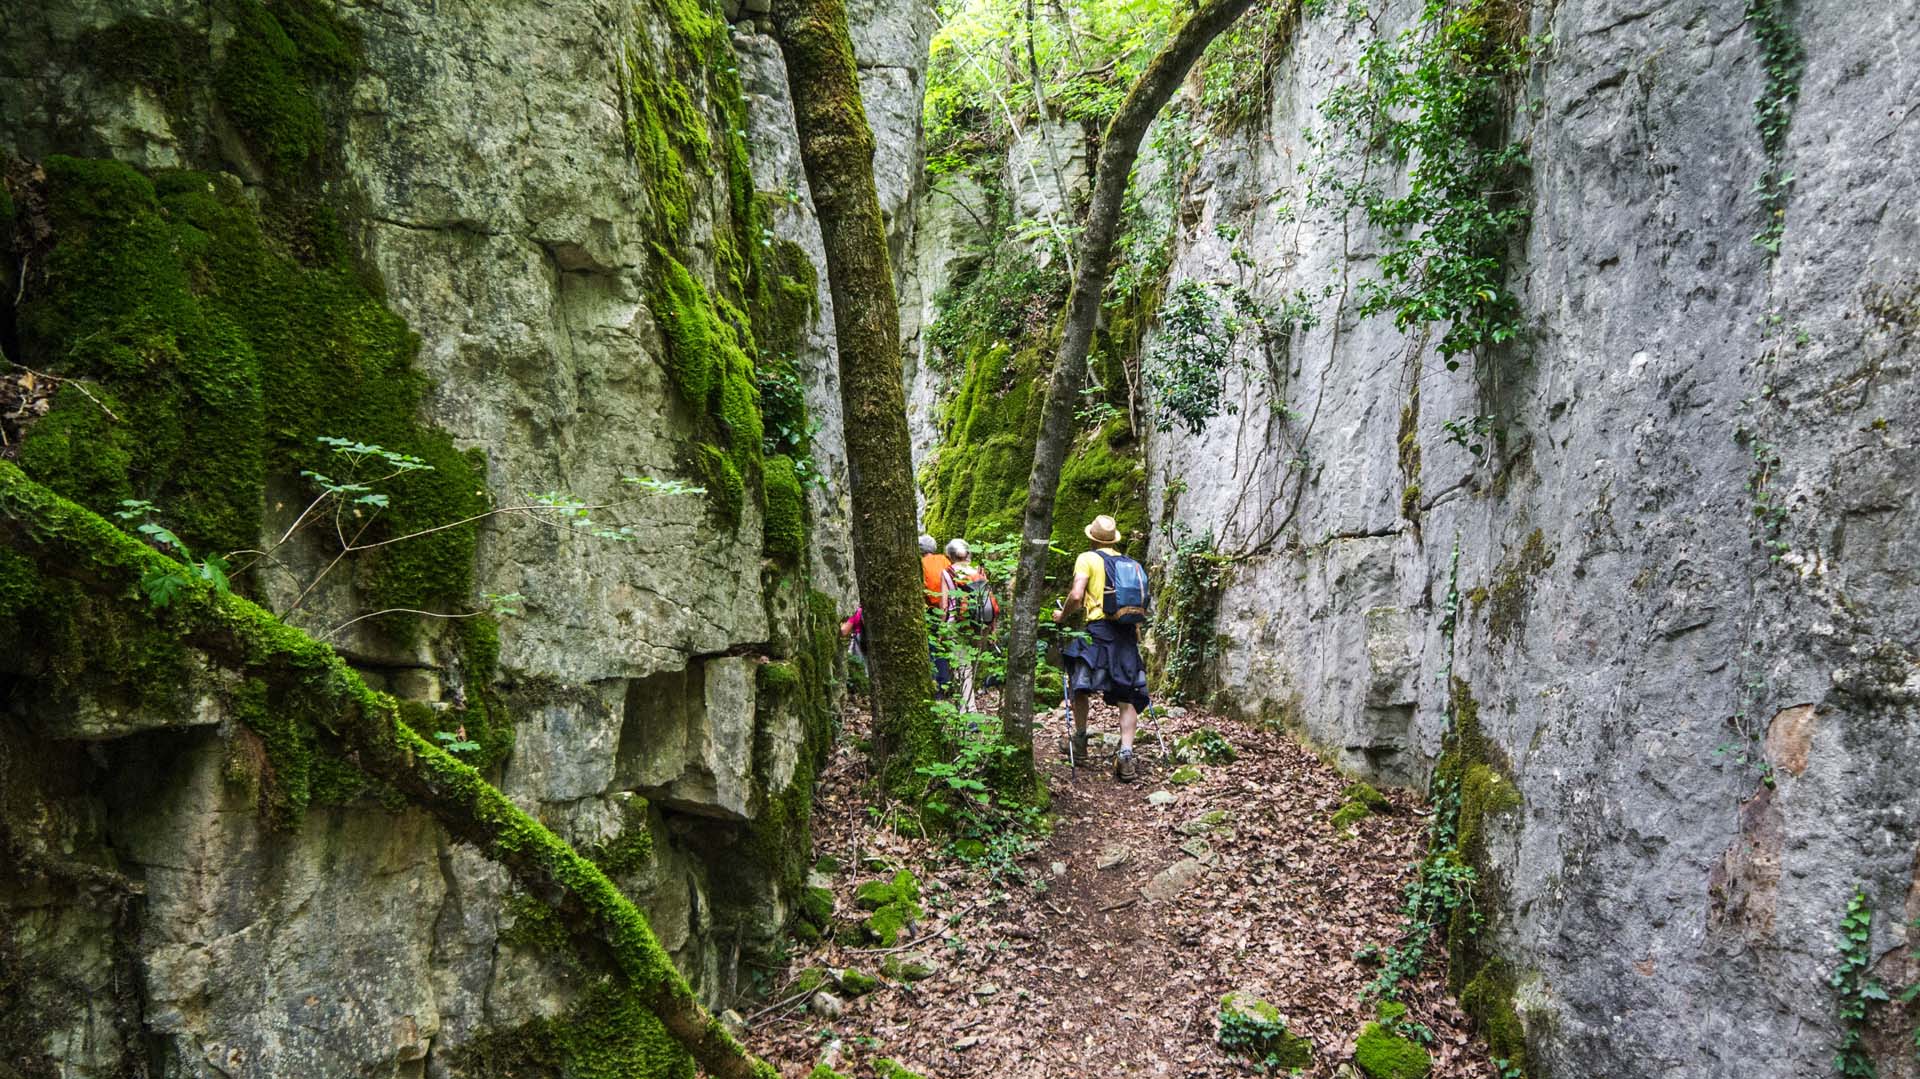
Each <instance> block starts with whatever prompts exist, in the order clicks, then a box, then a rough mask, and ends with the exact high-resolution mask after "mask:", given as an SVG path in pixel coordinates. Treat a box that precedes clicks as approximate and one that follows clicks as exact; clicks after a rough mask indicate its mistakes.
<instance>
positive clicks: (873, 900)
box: [853, 869, 926, 948]
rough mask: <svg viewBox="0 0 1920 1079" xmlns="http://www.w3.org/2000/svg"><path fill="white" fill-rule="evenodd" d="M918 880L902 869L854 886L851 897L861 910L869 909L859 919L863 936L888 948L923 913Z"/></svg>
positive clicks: (923, 914)
mask: <svg viewBox="0 0 1920 1079" xmlns="http://www.w3.org/2000/svg"><path fill="white" fill-rule="evenodd" d="M919 899H920V881H919V879H918V878H916V877H915V876H914V875H913V873H912V872H911V871H909V870H905V869H902V870H900V871H899V872H897V873H895V874H894V875H893V878H892V879H891V880H870V881H867V882H866V883H864V884H862V885H860V886H859V887H858V888H856V889H854V893H853V901H854V903H855V905H857V906H858V907H859V908H860V909H861V910H866V911H871V912H872V913H871V914H869V915H868V916H867V917H866V918H865V919H864V920H863V921H862V922H861V923H860V928H861V931H862V932H863V933H864V935H865V936H867V937H868V938H870V939H872V940H874V941H877V942H879V944H880V946H881V947H883V948H890V947H892V946H893V945H894V944H895V943H897V942H898V940H899V937H900V933H901V931H903V930H905V929H906V928H907V927H908V926H910V925H912V924H913V923H915V922H917V921H919V920H920V919H921V918H923V917H925V916H926V911H925V910H924V909H923V908H922V907H921V906H920V903H919Z"/></svg>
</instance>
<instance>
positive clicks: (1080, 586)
mask: <svg viewBox="0 0 1920 1079" xmlns="http://www.w3.org/2000/svg"><path fill="white" fill-rule="evenodd" d="M1086 599H1087V575H1086V574H1084V573H1076V574H1074V575H1073V588H1072V590H1070V591H1069V592H1068V593H1067V605H1066V606H1064V607H1061V608H1060V609H1058V610H1056V611H1054V612H1053V620H1054V621H1055V622H1058V621H1060V620H1062V619H1063V618H1065V617H1067V612H1069V611H1078V610H1080V608H1081V605H1082V604H1084V603H1085V602H1086Z"/></svg>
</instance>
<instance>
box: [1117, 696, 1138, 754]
mask: <svg viewBox="0 0 1920 1079" xmlns="http://www.w3.org/2000/svg"><path fill="white" fill-rule="evenodd" d="M1139 722H1140V713H1139V712H1136V711H1134V708H1133V705H1131V704H1123V705H1121V706H1120V751H1121V752H1122V753H1125V752H1127V751H1128V750H1131V749H1132V748H1133V728H1134V726H1135V725H1136V724H1138V723H1139Z"/></svg>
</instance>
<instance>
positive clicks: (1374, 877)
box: [747, 708, 1494, 1079]
mask: <svg viewBox="0 0 1920 1079" xmlns="http://www.w3.org/2000/svg"><path fill="white" fill-rule="evenodd" d="M863 722H864V720H863V718H862V717H860V716H858V715H855V716H852V717H851V718H850V719H849V724H848V727H849V729H848V731H847V732H846V737H843V738H842V739H841V748H840V749H839V751H838V752H837V755H836V758H835V760H834V762H833V764H832V766H831V768H830V769H829V771H828V772H827V773H826V775H825V777H824V778H823V782H822V788H821V803H820V806H819V809H818V813H819V815H818V817H817V818H816V821H817V828H816V837H817V838H816V844H817V850H818V853H820V854H821V855H822V856H824V857H826V858H827V859H829V861H828V863H827V864H828V865H834V864H835V863H837V866H838V869H837V872H835V873H833V874H830V875H817V877H816V882H817V883H820V884H823V885H826V886H828V887H830V888H831V890H832V892H833V894H834V924H835V925H836V926H840V927H842V931H841V932H840V933H839V934H838V935H839V936H841V937H842V938H846V939H845V940H843V941H840V942H836V941H835V940H834V939H831V936H830V937H829V939H826V940H823V941H822V942H820V943H818V944H817V945H814V946H811V947H808V948H806V949H804V950H801V951H797V952H796V953H795V954H794V955H793V956H792V958H791V963H790V964H789V966H788V968H787V969H786V970H785V971H784V972H783V974H782V977H781V978H780V979H778V984H777V985H776V986H775V987H774V989H773V991H772V992H771V994H770V995H769V996H768V997H767V1001H768V1004H767V1006H765V1007H764V1008H763V1009H762V1010H761V1011H760V1012H758V1013H757V1014H749V1015H748V1017H747V1018H748V1020H749V1022H750V1023H751V1026H752V1031H751V1034H750V1036H749V1039H750V1041H751V1043H752V1044H753V1045H755V1047H756V1048H758V1049H759V1050H760V1051H762V1052H763V1053H765V1054H766V1055H767V1057H768V1059H769V1060H771V1061H773V1062H774V1063H776V1064H777V1065H778V1066H779V1067H780V1068H781V1070H782V1074H784V1075H788V1076H804V1075H806V1074H807V1073H808V1072H809V1071H810V1070H811V1069H812V1068H813V1067H814V1066H815V1065H816V1064H818V1063H822V1062H826V1063H829V1064H831V1065H832V1066H833V1067H835V1068H837V1069H838V1070H840V1071H842V1072H845V1073H846V1074H848V1075H851V1076H867V1075H878V1076H881V1077H882V1079H887V1077H888V1076H890V1075H893V1074H897V1073H895V1072H893V1071H892V1070H891V1069H890V1068H889V1067H888V1066H887V1065H885V1064H884V1063H882V1062H883V1061H886V1060H897V1061H898V1062H899V1063H900V1064H901V1065H904V1066H905V1067H907V1068H910V1069H912V1070H914V1071H917V1072H921V1073H924V1074H925V1075H927V1076H930V1077H935V1079H951V1077H956V1076H995V1077H1007V1079H1021V1077H1033V1079H1039V1077H1056V1079H1057V1077H1068V1076H1134V1075H1137V1076H1161V1075H1165V1076H1190V1077H1200V1076H1230V1075H1246V1074H1252V1073H1253V1071H1254V1069H1253V1068H1252V1067H1251V1066H1250V1065H1248V1064H1247V1063H1245V1062H1244V1061H1242V1060H1240V1059H1237V1058H1235V1057H1233V1056H1230V1055H1228V1054H1227V1053H1226V1052H1225V1051H1224V1050H1223V1049H1222V1048H1221V1047H1220V1046H1219V1045H1218V1044H1217V1041H1216V1037H1217V1032H1218V1029H1219V1022H1218V1018H1217V1017H1218V1015H1219V1013H1220V1004H1221V998H1222V997H1223V995H1225V994H1227V993H1229V992H1235V991H1238V992H1242V993H1251V994H1254V995H1257V996H1258V997H1260V998H1262V999H1264V1000H1266V1001H1269V1002H1271V1003H1272V1004H1273V1005H1274V1006H1275V1007H1276V1008H1277V1009H1278V1011H1279V1013H1280V1015H1282V1016H1284V1017H1285V1019H1286V1022H1287V1027H1288V1030H1289V1031H1291V1032H1292V1033H1293V1034H1295V1035H1301V1036H1304V1037H1306V1038H1308V1039H1310V1040H1311V1042H1312V1059H1311V1062H1310V1063H1308V1064H1306V1065H1305V1066H1304V1068H1302V1069H1301V1070H1300V1071H1299V1072H1298V1073H1297V1074H1303V1075H1312V1076H1346V1075H1350V1074H1353V1066H1352V1064H1351V1063H1350V1061H1351V1060H1352V1057H1353V1052H1354V1044H1355V1039H1356V1036H1357V1035H1358V1034H1359V1033H1360V1031H1361V1030H1362V1028H1363V1027H1364V1025H1365V1024H1366V1022H1367V1021H1368V1020H1369V1019H1372V1018H1373V1008H1372V1005H1371V1004H1370V1003H1369V1002H1366V1001H1365V1000H1363V996H1362V990H1363V988H1364V987H1365V986H1366V985H1367V983H1368V982H1369V981H1371V980H1372V978H1373V976H1374V968H1373V967H1371V966H1370V965H1368V964H1367V963H1366V962H1365V961H1362V960H1359V959H1356V953H1359V952H1361V951H1362V949H1363V948H1365V947H1366V946H1367V945H1370V944H1379V943H1383V942H1386V941H1389V940H1391V939H1392V937H1393V935H1394V934H1395V933H1396V932H1397V931H1398V927H1399V924H1400V920H1399V917H1398V911H1399V908H1400V904H1401V891H1402V889H1403V887H1404V885H1405V883H1406V881H1407V879H1408V876H1409V873H1410V870H1411V867H1412V865H1413V864H1414V862H1415V861H1416V860H1417V858H1418V857H1419V854H1420V850H1421V846H1422V840H1423V837H1424V819H1423V818H1422V817H1421V816H1420V815H1419V814H1418V809H1417V804H1416V803H1415V802H1414V801H1413V800H1412V799H1411V798H1410V797H1409V796H1407V795H1405V794H1403V793H1394V794H1391V795H1390V796H1389V798H1390V802H1391V805H1390V807H1388V808H1387V809H1386V810H1385V811H1384V812H1379V813H1374V814H1371V815H1368V816H1366V817H1364V818H1363V819H1360V820H1359V821H1357V822H1356V823H1355V824H1354V825H1353V826H1352V831H1351V833H1350V834H1349V835H1343V834H1342V833H1340V832H1338V831H1337V830H1336V829H1335V827H1334V826H1333V824H1331V823H1330V818H1331V817H1332V815H1333V814H1334V813H1335V812H1336V811H1337V810H1338V809H1339V808H1340V806H1341V805H1342V802H1343V796H1342V795H1343V791H1344V790H1345V789H1346V787H1347V781H1346V780H1345V779H1343V778H1342V777H1341V776H1340V775H1339V774H1338V773H1337V772H1335V771H1334V770H1333V769H1331V768H1330V767H1328V766H1327V765H1326V764H1325V763H1323V762H1322V761H1321V760H1319V759H1318V758H1316V757H1315V756H1314V755H1313V754H1312V753H1310V752H1308V751H1306V750H1304V749H1302V748H1301V747H1300V746H1299V745H1298V744H1297V743H1295V742H1294V741H1292V740H1291V739H1289V738H1287V737H1284V736H1282V735H1279V734H1276V733H1274V732H1271V731H1266V730H1259V729H1254V728H1250V727H1246V726H1243V725H1240V724H1237V723H1234V722H1232V721H1230V720H1227V719H1223V718H1219V717H1215V716H1208V715H1203V714H1200V713H1197V712H1185V713H1181V714H1179V715H1176V716H1170V717H1168V718H1166V719H1164V720H1162V721H1161V722H1162V723H1163V724H1164V726H1165V729H1164V731H1162V732H1159V733H1160V735H1161V738H1160V740H1158V741H1154V742H1148V743H1143V750H1144V752H1143V757H1144V758H1145V759H1147V760H1148V761H1149V762H1150V763H1149V766H1148V767H1147V768H1146V769H1145V770H1144V772H1143V774H1142V776H1141V778H1140V781H1139V782H1137V783H1134V784H1131V785H1124V784H1120V783H1117V782H1115V781H1114V779H1113V778H1112V776H1111V773H1110V770H1109V761H1110V757H1109V756H1108V754H1110V753H1111V749H1110V748H1106V749H1102V748H1096V749H1095V750H1094V756H1095V758H1096V759H1095V760H1094V761H1092V762H1090V763H1089V765H1088V766H1087V767H1083V768H1081V769H1078V770H1077V773H1076V772H1075V770H1073V769H1071V768H1069V766H1068V765H1067V763H1066V761H1064V760H1063V759H1060V758H1059V756H1058V754H1057V751H1056V750H1055V749H1054V746H1055V743H1056V741H1057V735H1058V733H1059V727H1058V723H1057V721H1056V723H1055V726H1054V727H1053V728H1052V729H1050V730H1048V731H1046V732H1044V734H1043V736H1042V740H1041V742H1040V745H1041V746H1042V747H1043V752H1042V759H1043V762H1044V765H1045V768H1046V771H1047V774H1048V777H1049V780H1050V782H1051V788H1052V792H1053V807H1052V808H1053V812H1054V814H1055V826H1054V829H1053V831H1052V833H1051V834H1050V835H1047V836H1045V837H1042V838H1039V839H1037V840H1036V841H1035V843H1034V844H1033V845H1032V847H1031V848H1030V849H1028V850H1027V851H1026V852H1025V853H1024V854H1022V855H1019V856H1018V857H1017V859H1013V860H1010V861H1006V862H1003V863H1001V866H1000V868H1001V872H1000V873H999V874H998V875H997V877H998V879H996V874H995V873H993V872H991V871H990V870H989V869H987V868H981V867H977V866H976V867H969V866H966V865H963V864H960V863H959V862H958V861H957V860H956V859H955V858H954V856H953V854H952V852H951V851H950V850H949V849H948V848H947V847H946V846H945V844H944V843H942V842H939V841H934V840H929V839H925V838H921V837H920V836H918V834H917V833H916V834H915V835H913V836H911V837H902V836H900V835H897V834H895V832H894V831H893V830H892V829H891V827H890V825H891V824H892V820H891V818H888V819H883V820H876V817H885V814H876V813H875V812H873V811H871V810H870V808H869V807H870V804H871V800H870V795H869V793H868V789H867V786H866V776H865V768H864V764H863V762H862V759H861V757H860V755H859V754H858V753H857V752H856V751H854V750H853V749H851V748H849V747H850V746H851V745H852V743H853V742H854V741H855V739H856V738H857V737H858V736H859V734H860V728H861V726H862V725H863ZM1112 722H1113V716H1112V715H1111V713H1110V712H1109V711H1107V710H1105V709H1104V708H1096V711H1095V715H1094V727H1095V730H1096V732H1098V731H1102V730H1106V731H1111V730H1112V729H1113V728H1112ZM1202 728H1212V729H1214V730H1217V731H1218V732H1219V733H1220V734H1221V735H1223V736H1224V737H1225V739H1226V740H1227V741H1228V742H1229V743H1230V744H1231V745H1232V747H1233V749H1234V750H1235V751H1236V757H1235V759H1234V760H1232V761H1221V762H1219V763H1213V764H1205V763H1202V764H1198V765H1195V766H1192V767H1191V768H1190V770H1189V771H1188V772H1187V773H1186V774H1182V772H1181V766H1180V763H1179V762H1178V761H1175V760H1171V759H1168V758H1167V757H1166V756H1164V755H1162V754H1161V753H1160V751H1159V748H1158V747H1159V745H1161V744H1165V743H1167V742H1171V741H1173V740H1175V739H1178V738H1179V737H1180V736H1182V735H1184V734H1188V733H1191V732H1194V731H1197V730H1200V729H1202ZM1195 772H1197V777H1194V776H1193V775H1192V773H1195ZM1176 780H1187V781H1186V782H1176ZM901 868H905V869H908V870H910V871H912V872H913V873H915V874H916V875H917V877H918V879H919V881H920V886H921V897H920V904H921V905H922V906H923V907H924V908H925V911H926V914H925V917H924V918H923V919H922V920H920V921H919V922H918V924H916V925H914V926H913V927H912V928H911V929H910V930H907V931H905V932H903V933H902V934H901V936H900V938H899V939H898V940H897V941H896V942H895V944H894V946H893V947H892V948H889V949H882V948H878V947H874V946H854V945H853V943H852V937H853V936H854V934H850V933H847V932H846V931H845V928H844V927H845V926H847V925H848V924H849V923H850V922H852V921H854V920H857V919H859V918H862V917H865V916H866V911H865V910H863V909H861V904H860V902H859V899H858V897H857V896H856V892H857V890H858V889H859V886H860V885H861V884H863V883H867V882H870V881H891V880H892V879H893V876H894V874H895V873H896V872H897V871H898V870H899V869H901ZM1023 876H1024V877H1025V878H1026V879H1025V880H1024V881H1023V880H1021V879H1020V878H1021V877H1023ZM872 899H873V894H872V891H871V889H870V890H869V895H868V903H867V905H868V906H871V905H873V904H872ZM1431 954H1432V957H1433V959H1432V962H1430V963H1429V964H1428V966H1427V972H1426V973H1425V974H1424V975H1423V976H1422V977H1421V978H1420V979H1419V980H1418V981H1416V982H1415V983H1414V984H1412V985H1409V986H1406V987H1405V989H1404V991H1403V994H1402V996H1403V999H1404V1000H1405V1001H1406V1002H1407V1003H1408V1004H1409V1005H1410V1013H1409V1015H1408V1019H1410V1020H1412V1021H1414V1022H1417V1023H1420V1024H1424V1025H1425V1026H1426V1027H1427V1028H1429V1029H1430V1030H1431V1031H1432V1033H1433V1041H1432V1044H1431V1046H1430V1050H1431V1052H1432V1055H1433V1070H1432V1074H1433V1075H1434V1076H1448V1077H1455V1076H1457V1077H1481V1076H1491V1075H1493V1074H1494V1073H1493V1071H1492V1069H1491V1068H1490V1067H1489V1066H1488V1064H1487V1063H1486V1059H1487V1054H1486V1050H1485V1047H1484V1045H1483V1044H1481V1043H1480V1042H1479V1040H1478V1039H1476V1038H1475V1037H1473V1036H1472V1035H1471V1034H1470V1033H1469V1031H1468V1029H1467V1024H1466V1020H1465V1018H1464V1016H1462V1014H1461V1013H1460V1011H1459V1010H1458V1008H1457V1007H1456V1006H1455V1005H1454V1003H1453V1001H1452V1000H1451V998H1450V997H1448V996H1447V994H1446V991H1445V987H1444V984H1443V977H1442V975H1441V973H1440V972H1441V971H1442V970H1444V957H1443V956H1442V955H1440V953H1439V945H1438V944H1437V943H1436V944H1435V945H1434V946H1433V950H1432V953H1431ZM847 970H852V971H854V972H856V973H855V974H854V975H853V976H852V977H847V978H840V979H838V980H837V981H836V978H835V975H836V974H837V973H838V972H842V971H847ZM822 971H824V972H826V973H825V976H824V980H822V979H823V975H822ZM927 971H931V973H926V972H927ZM809 972H812V973H809ZM860 974H869V975H873V976H875V977H876V978H878V985H877V987H874V988H869V987H868V985H867V984H866V982H865V980H864V979H862V978H861V977H860V976H859V975H860ZM816 981H818V982H820V983H821V984H822V985H823V987H824V989H825V991H826V993H827V994H828V996H827V997H826V998H822V997H821V996H820V995H818V994H810V993H809V992H807V990H808V989H809V988H811V986H812V985H813V984H814V983H815V982H816ZM849 990H852V991H851V992H850V991H849ZM860 990H866V991H865V992H864V993H860V992H859V991H860ZM856 994H857V995H856ZM1282 1070H1285V1069H1282Z"/></svg>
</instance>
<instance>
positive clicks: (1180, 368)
mask: <svg viewBox="0 0 1920 1079" xmlns="http://www.w3.org/2000/svg"><path fill="white" fill-rule="evenodd" d="M1236 330H1237V327H1235V326H1233V325H1232V324H1231V323H1230V322H1227V321H1225V320H1223V319H1222V318H1221V316H1220V300H1219V297H1217V296H1216V295H1214V293H1213V291H1212V290H1210V289H1209V288H1208V287H1207V286H1206V285H1205V284H1203V283H1202V282H1199V281H1195V280H1192V279H1191V278H1189V279H1187V280H1184V281H1181V282H1179V283H1178V284H1176V285H1174V286H1173V291H1172V292H1170V293H1169V294H1168V295H1167V299H1166V303H1165V304H1163V305H1162V306H1161V308H1160V338H1159V341H1158V343H1157V344H1156V346H1155V347H1154V349H1153V351H1152V353H1151V360H1152V362H1151V363H1150V364H1149V365H1148V367H1147V371H1146V375H1147V385H1148V387H1149V388H1150V389H1151V390H1152V397H1153V402H1154V408H1155V410H1156V412H1157V423H1158V426H1159V428H1160V430H1162V431H1171V430H1173V427H1174V424H1175V423H1178V424H1179V425H1180V426H1182V427H1184V428H1186V430H1187V432H1188V433H1189V434H1199V433H1200V430H1201V428H1203V427H1205V426H1206V423H1207V421H1208V420H1209V419H1212V418H1213V417H1214V416H1217V415H1219V414H1220V412H1221V408H1222V404H1221V395H1222V393H1223V392H1224V390H1225V386H1226V373H1227V370H1228V368H1229V366H1230V364H1231V361H1232V357H1233V339H1234V337H1235V334H1236ZM1225 408H1226V411H1227V412H1229V413H1232V412H1233V411H1235V407H1234V406H1233V405H1232V404H1231V403H1229V404H1227V405H1226V406H1225Z"/></svg>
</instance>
